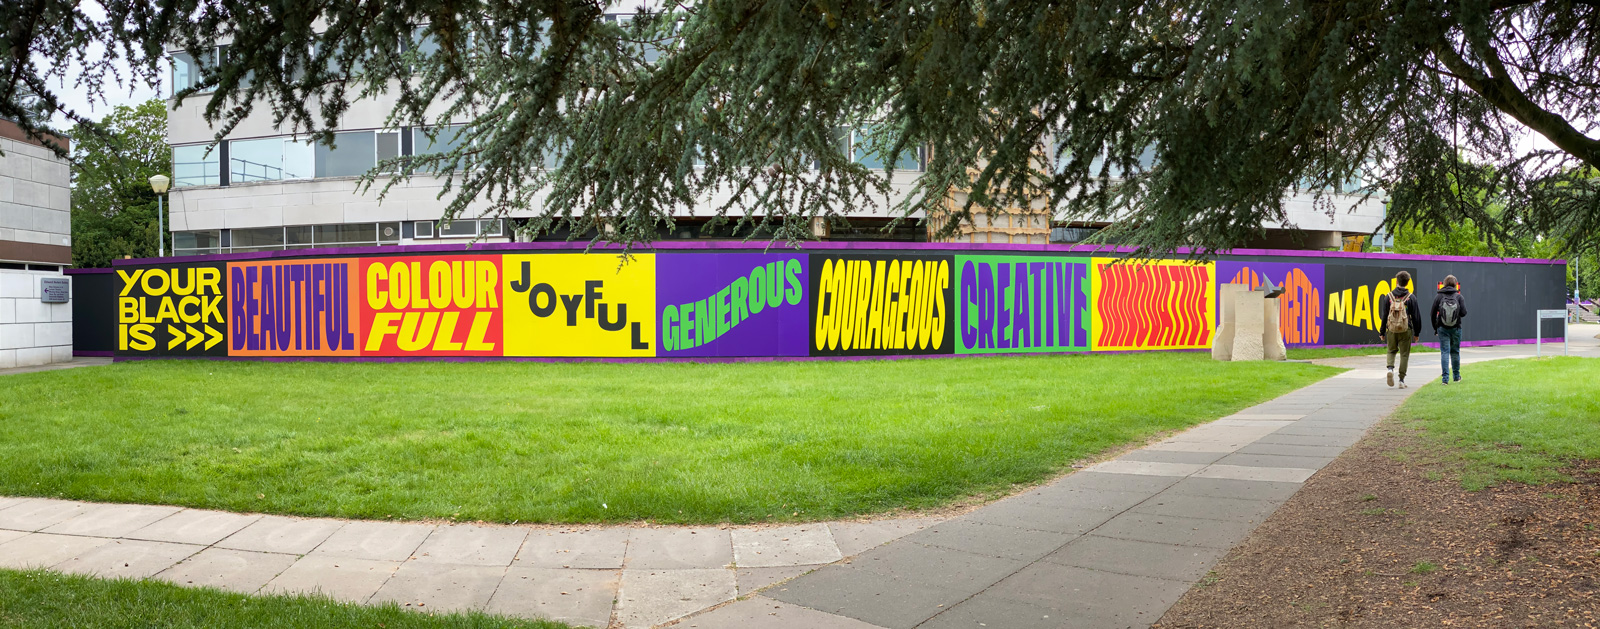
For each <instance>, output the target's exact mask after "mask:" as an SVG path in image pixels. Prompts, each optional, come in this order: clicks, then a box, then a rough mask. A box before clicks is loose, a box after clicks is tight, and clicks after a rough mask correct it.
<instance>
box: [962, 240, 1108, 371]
mask: <svg viewBox="0 0 1600 629" xmlns="http://www.w3.org/2000/svg"><path fill="white" fill-rule="evenodd" d="M955 268H956V270H957V274H958V279H957V282H956V285H957V286H958V287H959V290H960V294H959V296H958V298H957V299H956V307H955V311H956V317H955V318H956V321H957V329H958V332H957V334H956V335H955V336H956V353H958V354H1004V353H1030V352H1070V351H1088V350H1089V311H1090V309H1089V292H1090V281H1089V258H1072V257H1064V256H992V255H991V256H964V255H958V256H956V258H955Z"/></svg>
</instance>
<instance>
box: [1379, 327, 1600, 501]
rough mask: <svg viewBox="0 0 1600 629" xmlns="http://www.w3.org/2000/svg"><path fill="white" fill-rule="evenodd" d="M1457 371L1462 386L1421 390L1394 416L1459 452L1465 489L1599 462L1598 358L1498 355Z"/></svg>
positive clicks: (1549, 477) (1557, 476)
mask: <svg viewBox="0 0 1600 629" xmlns="http://www.w3.org/2000/svg"><path fill="white" fill-rule="evenodd" d="M1461 372H1462V373H1461V376H1462V381H1461V382H1459V383H1452V384H1450V385H1449V386H1428V387H1423V388H1421V389H1418V390H1417V392H1416V393H1415V394H1414V395H1412V396H1411V399H1410V400H1409V401H1407V402H1406V405H1405V406H1404V407H1402V408H1401V410H1400V415H1399V417H1400V419H1402V420H1404V421H1407V422H1409V423H1410V424H1411V425H1413V426H1417V427H1421V428H1423V429H1424V430H1426V432H1427V433H1428V434H1430V435H1433V436H1435V437H1437V438H1439V439H1440V440H1442V441H1443V442H1444V443H1445V444H1447V445H1449V446H1453V448H1452V449H1453V450H1455V451H1457V452H1459V455H1460V456H1461V457H1462V458H1463V459H1464V463H1465V465H1464V467H1463V469H1462V472H1461V483H1462V485H1463V486H1464V487H1466V488H1467V489H1473V490H1476V489H1480V488H1483V487H1485V486H1488V485H1492V484H1495V483H1497V482H1500V481H1503V480H1511V481H1518V482H1524V483H1545V482H1551V481H1560V480H1566V479H1568V477H1567V476H1565V475H1564V474H1563V473H1562V472H1561V469H1562V468H1570V467H1571V465H1572V463H1573V462H1575V461H1578V460H1585V461H1589V462H1595V461H1600V359H1596V358H1569V357H1551V358H1529V359H1522V360H1496V361H1491V362H1486V363H1480V364H1476V365H1471V366H1464V367H1462V369H1461ZM1597 472H1600V471H1597Z"/></svg>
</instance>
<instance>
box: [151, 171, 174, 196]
mask: <svg viewBox="0 0 1600 629" xmlns="http://www.w3.org/2000/svg"><path fill="white" fill-rule="evenodd" d="M170 185H172V179H170V178H168V177H167V176H166V175H156V176H153V177H151V178H150V189H151V190H154V191H155V193H156V194H166V192H167V187H168V186H170Z"/></svg>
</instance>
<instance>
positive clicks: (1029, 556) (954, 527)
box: [906, 519, 1077, 561]
mask: <svg viewBox="0 0 1600 629" xmlns="http://www.w3.org/2000/svg"><path fill="white" fill-rule="evenodd" d="M1075 537H1077V535H1076V534H1070V533H1057V532H1052V531H1040V530H1035V529H1022V528H1013V527H1009V526H1001V525H998V524H990V523H985V522H975V521H972V520H968V519H955V520H950V521H948V522H941V523H939V524H936V525H934V526H933V527H932V528H929V529H927V530H925V531H920V532H917V533H914V534H912V535H910V536H907V537H906V541H908V542H914V543H917V544H923V545H926V546H936V547H939V548H948V549H951V550H960V551H965V552H969V553H974V554H978V555H986V556H989V557H997V558H1000V559H1025V560H1029V561H1032V560H1035V559H1038V558H1040V557H1043V556H1045V555H1048V554H1050V553H1052V552H1055V550H1056V549H1057V548H1060V547H1061V546H1062V545H1063V544H1066V543H1067V542H1068V541H1071V540H1072V539H1073V538H1075Z"/></svg>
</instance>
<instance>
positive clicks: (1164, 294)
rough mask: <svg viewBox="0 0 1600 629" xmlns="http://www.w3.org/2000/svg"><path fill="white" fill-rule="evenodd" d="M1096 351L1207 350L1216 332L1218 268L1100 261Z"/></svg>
mask: <svg viewBox="0 0 1600 629" xmlns="http://www.w3.org/2000/svg"><path fill="white" fill-rule="evenodd" d="M1092 268H1093V270H1092V271H1091V272H1090V277H1091V278H1092V279H1093V284H1092V287H1091V289H1092V291H1093V294H1092V295H1090V300H1091V301H1092V302H1093V303H1094V305H1095V310H1094V316H1093V318H1092V319H1093V326H1092V328H1093V331H1092V333H1091V335H1092V336H1093V339H1094V343H1093V349H1096V350H1147V349H1202V348H1207V347H1210V346H1211V334H1212V332H1215V331H1216V318H1215V316H1214V314H1213V313H1214V307H1213V304H1215V303H1216V284H1217V283H1216V275H1215V268H1214V265H1212V264H1211V263H1205V264H1190V263H1187V262H1180V261H1171V260H1159V261H1154V262H1138V263H1134V262H1124V263H1118V260H1116V259H1114V258H1095V259H1094V260H1093V265H1092Z"/></svg>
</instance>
